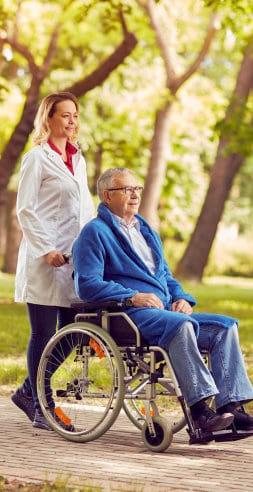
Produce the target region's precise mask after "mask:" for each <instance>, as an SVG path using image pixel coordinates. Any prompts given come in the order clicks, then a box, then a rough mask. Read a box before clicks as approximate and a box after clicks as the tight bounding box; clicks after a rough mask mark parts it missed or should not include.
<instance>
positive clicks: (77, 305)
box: [71, 301, 124, 313]
mask: <svg viewBox="0 0 253 492" xmlns="http://www.w3.org/2000/svg"><path fill="white" fill-rule="evenodd" d="M71 307H72V309H75V310H76V311H78V312H79V313H87V312H88V313H89V312H92V311H103V310H105V311H122V310H123V308H124V303H123V302H120V301H103V302H84V301H77V302H73V303H72V304H71Z"/></svg>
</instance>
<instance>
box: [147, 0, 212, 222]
mask: <svg viewBox="0 0 253 492" xmlns="http://www.w3.org/2000/svg"><path fill="white" fill-rule="evenodd" d="M155 3H156V2H155V1H154V0H147V1H146V2H143V1H141V0H140V1H139V4H140V5H141V6H142V7H143V9H144V10H145V12H146V13H147V15H148V18H149V21H150V26H151V28H152V29H153V30H154V32H155V36H156V42H157V46H158V47H159V49H160V53H161V57H162V59H163V62H164V68H165V72H166V79H167V81H166V87H165V88H166V90H167V91H168V93H169V95H168V98H167V101H166V102H165V103H164V104H163V106H161V107H160V108H159V109H158V110H157V113H156V118H155V129H154V136H153V140H152V145H151V157H150V163H149V168H148V173H147V177H146V181H145V189H144V193H143V196H142V201H141V207H140V213H141V214H142V215H143V216H144V217H145V219H146V220H147V221H148V222H149V223H150V224H151V225H152V226H153V227H154V228H155V229H157V230H158V229H159V217H158V207H159V202H160V196H161V193H162V189H163V182H164V178H165V174H166V167H167V161H168V159H167V155H166V154H167V152H168V150H169V145H168V140H169V116H170V110H171V107H172V104H173V102H174V99H175V96H176V94H177V92H178V90H179V89H180V88H181V87H182V85H183V84H184V83H185V82H186V81H187V80H189V78H190V77H191V76H192V75H193V74H194V73H195V72H196V71H197V70H198V68H199V67H200V65H201V63H202V62H203V60H204V59H205V57H206V56H207V54H208V52H209V48H210V46H211V43H212V40H213V38H214V36H215V33H216V31H217V24H216V15H215V14H212V15H211V17H210V21H209V25H208V27H207V30H206V36H205V39H204V40H203V42H202V46H201V47H200V50H199V52H198V54H197V56H196V58H195V59H194V60H193V62H192V64H191V65H190V66H189V67H188V68H187V69H186V71H185V72H184V73H183V74H181V75H177V74H176V67H175V66H174V64H173V63H172V59H171V56H170V49H169V46H168V40H167V38H166V36H165V35H164V32H163V29H162V23H161V22H160V20H159V19H158V18H157V17H156V7H155Z"/></svg>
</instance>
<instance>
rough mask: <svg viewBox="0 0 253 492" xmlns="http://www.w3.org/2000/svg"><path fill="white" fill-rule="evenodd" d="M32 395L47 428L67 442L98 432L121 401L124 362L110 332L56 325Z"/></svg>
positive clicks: (88, 438) (85, 325) (79, 325)
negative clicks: (38, 404)
mask: <svg viewBox="0 0 253 492" xmlns="http://www.w3.org/2000/svg"><path fill="white" fill-rule="evenodd" d="M37 386H38V397H39V401H40V405H41V409H42V412H43V414H44V416H45V418H46V419H47V421H48V423H49V424H50V425H51V427H52V428H53V429H54V430H55V431H56V432H57V433H58V434H60V435H61V436H63V437H64V438H66V439H68V440H71V441H80V442H87V441H92V440H94V439H97V438H98V437H100V436H102V435H103V434H104V433H105V432H106V431H107V430H108V429H109V428H110V427H111V426H112V424H113V423H114V421H115V420H116V418H117V416H118V414H119V412H120V409H121V407H122V404H123V399H124V366H123V363H122V359H121V355H120V352H119V350H118V348H117V346H116V344H115V342H114V341H113V339H112V338H111V336H110V335H109V334H108V333H107V332H106V331H105V330H103V329H102V328H101V327H99V326H96V325H93V324H90V323H86V322H83V323H81V322H80V323H73V324H71V325H67V326H66V327H64V328H62V329H61V330H60V331H59V332H58V333H57V334H56V335H55V336H54V337H53V338H52V339H51V340H50V341H49V342H48V344H47V346H46V347H45V349H44V351H43V354H42V357H41V361H40V365H39V370H38V380H37Z"/></svg>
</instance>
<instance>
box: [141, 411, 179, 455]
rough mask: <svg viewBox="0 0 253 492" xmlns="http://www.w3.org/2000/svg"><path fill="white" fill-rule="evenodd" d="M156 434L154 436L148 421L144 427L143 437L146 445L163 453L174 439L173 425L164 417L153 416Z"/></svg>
mask: <svg viewBox="0 0 253 492" xmlns="http://www.w3.org/2000/svg"><path fill="white" fill-rule="evenodd" d="M153 424H154V429H155V433H156V435H155V436H152V435H151V433H150V430H149V427H148V424H147V422H146V423H145V424H144V425H143V427H142V439H143V441H144V444H145V446H146V447H147V448H148V449H150V450H151V451H154V452H156V453H161V452H162V451H165V449H167V448H168V447H169V446H170V444H171V442H172V439H173V432H172V428H171V426H170V425H169V424H168V422H167V421H166V419H164V418H162V417H153Z"/></svg>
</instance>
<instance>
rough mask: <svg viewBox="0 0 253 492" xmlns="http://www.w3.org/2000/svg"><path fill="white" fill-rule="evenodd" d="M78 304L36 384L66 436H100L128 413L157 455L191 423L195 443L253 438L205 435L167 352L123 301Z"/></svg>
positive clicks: (53, 343)
mask: <svg viewBox="0 0 253 492" xmlns="http://www.w3.org/2000/svg"><path fill="white" fill-rule="evenodd" d="M72 307H73V308H74V309H76V311H77V314H76V316H75V322H74V323H72V324H70V325H67V326H66V327H64V328H62V329H61V330H59V331H58V332H57V333H56V334H55V335H54V336H53V337H52V338H51V340H50V341H49V342H48V344H47V345H46V347H45V349H44V351H43V354H42V357H41V361H40V365H39V369H38V380H37V387H38V397H39V401H40V405H41V409H42V411H43V414H44V416H45V418H46V419H47V421H48V423H49V424H50V426H51V427H52V428H53V429H54V430H55V431H56V432H57V433H58V434H60V435H61V436H62V437H64V438H66V439H68V440H71V441H77V442H88V441H92V440H94V439H97V438H99V437H100V436H102V435H103V434H104V433H105V432H106V431H107V430H108V429H110V427H111V426H112V425H113V423H114V422H115V420H116V419H117V417H118V415H119V413H120V411H121V410H122V409H123V410H124V411H125V413H126V415H127V416H128V418H129V419H130V420H131V422H132V423H133V424H134V425H136V427H138V428H139V429H140V430H141V433H142V439H143V441H144V444H145V446H146V447H147V448H148V449H150V450H151V451H155V452H162V451H164V450H165V449H167V448H168V447H169V446H170V444H171V442H172V439H173V434H174V433H176V432H178V431H179V430H181V429H182V428H183V427H184V426H185V425H187V432H188V434H189V437H190V440H189V443H190V444H196V443H199V444H205V443H208V442H210V441H211V440H216V441H220V440H228V439H231V440H235V439H240V438H242V437H248V435H252V433H251V434H249V433H245V432H244V433H241V432H237V431H236V430H235V429H232V430H229V431H227V430H226V431H220V432H215V433H214V432H213V433H204V432H203V431H202V430H201V429H196V428H195V427H194V425H193V422H192V419H191V416H190V412H189V410H188V408H187V405H186V403H185V400H184V397H183V395H182V393H181V390H180V387H179V385H178V382H177V378H176V376H175V373H174V371H173V368H172V366H171V363H170V360H169V356H168V354H167V352H166V351H165V350H163V349H162V348H161V347H158V346H148V344H147V343H146V342H145V340H143V339H142V337H141V334H140V332H139V330H138V328H137V327H136V325H135V324H134V323H133V321H132V320H131V319H130V318H129V316H128V315H127V314H126V313H125V312H124V311H123V310H122V308H123V305H122V303H120V302H117V301H108V302H103V303H84V302H78V303H74V304H73V305H72ZM168 396H171V397H172V396H173V397H176V399H177V400H178V402H179V403H180V407H181V412H180V416H179V418H177V417H176V418H174V416H173V415H172V412H170V411H168V410H167V409H166V408H167V407H168V405H167V404H166V405H165V404H164V399H165V398H167V397H168ZM167 402H168V401H167ZM167 402H166V403H167Z"/></svg>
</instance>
